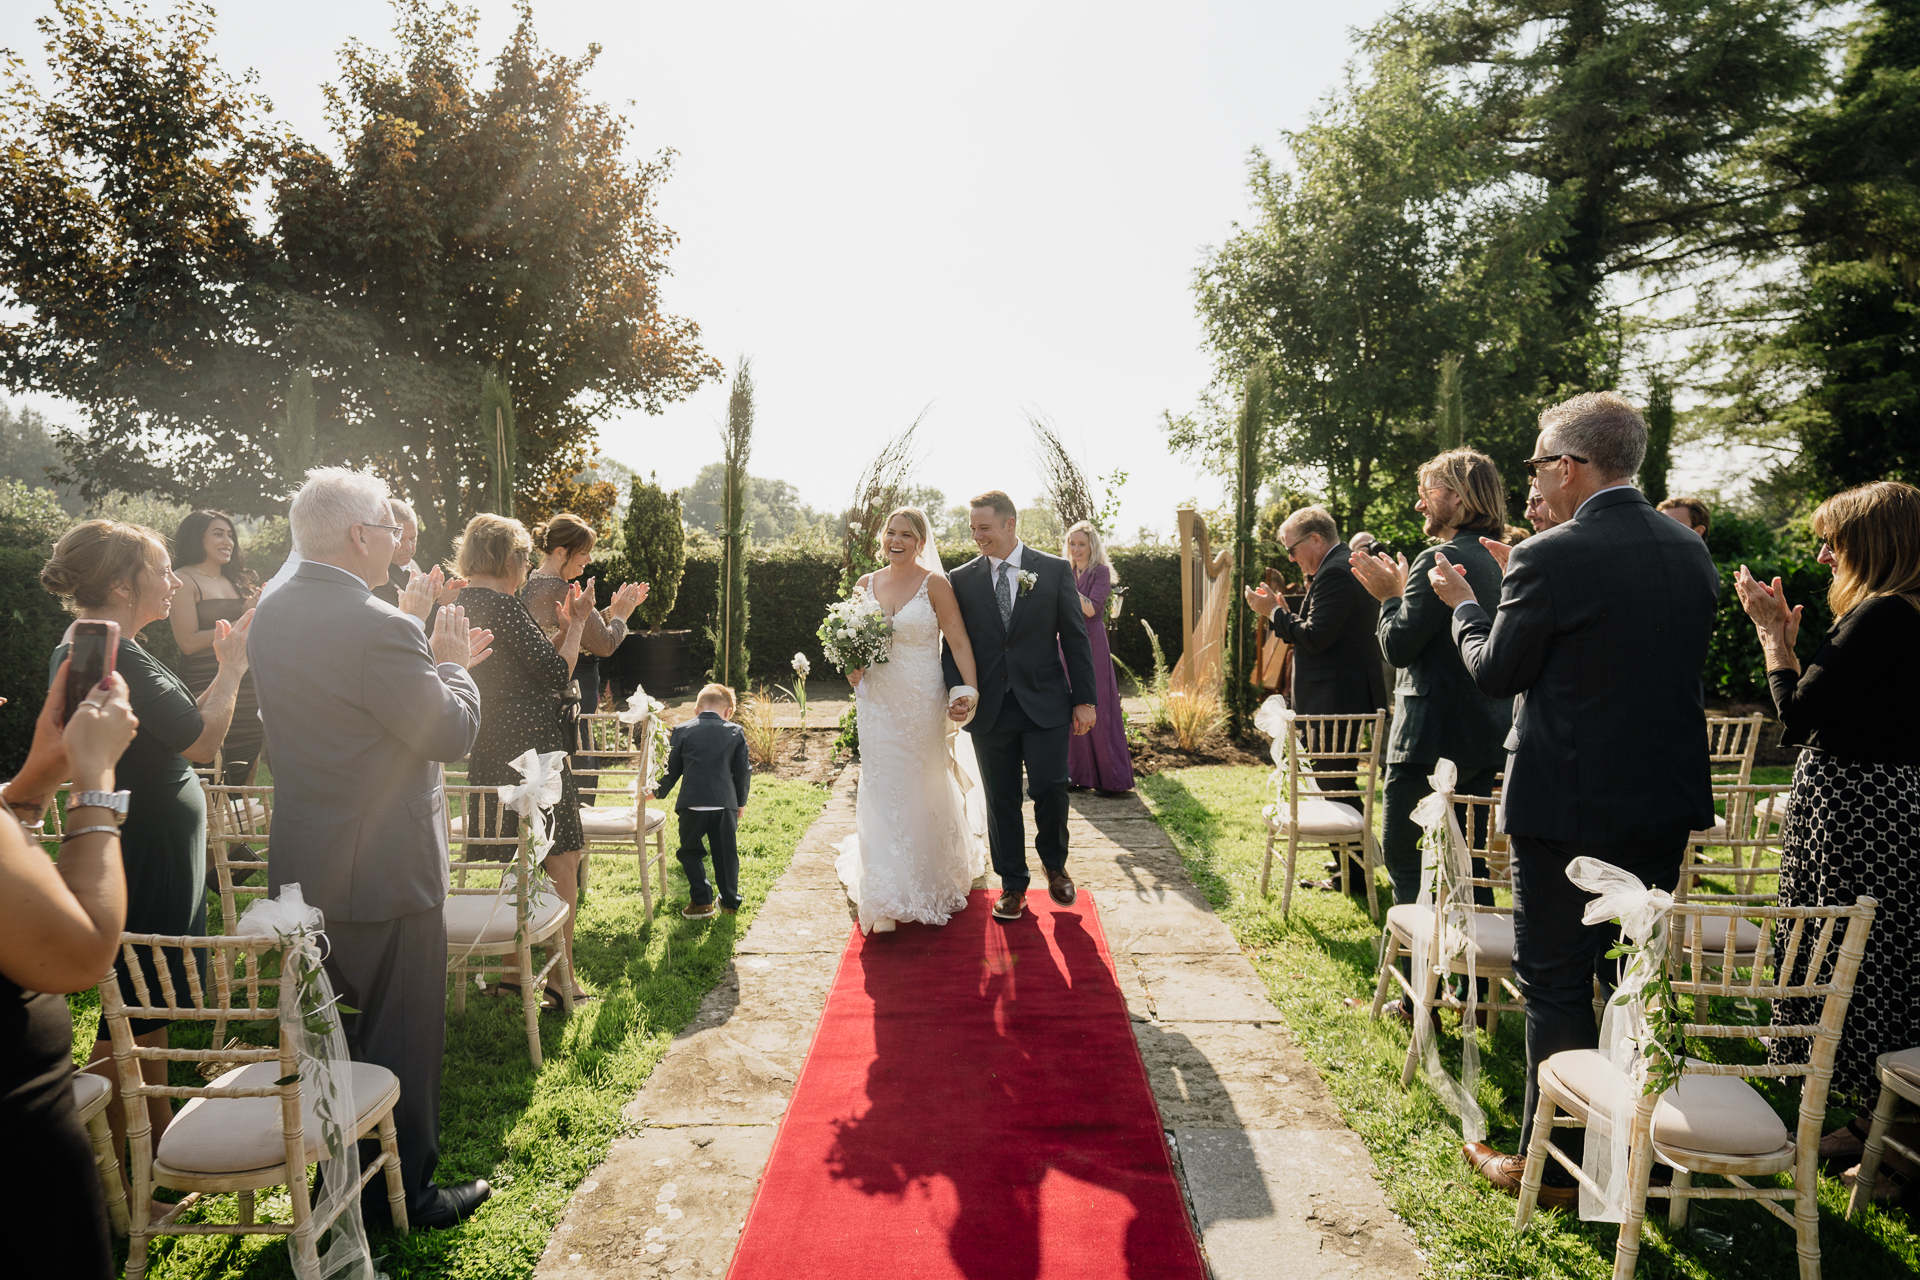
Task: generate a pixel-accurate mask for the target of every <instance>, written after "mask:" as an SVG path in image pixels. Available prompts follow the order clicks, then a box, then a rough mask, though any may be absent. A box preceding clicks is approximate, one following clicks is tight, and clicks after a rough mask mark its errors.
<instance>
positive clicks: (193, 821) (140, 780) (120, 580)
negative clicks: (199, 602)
mask: <svg viewBox="0 0 1920 1280" xmlns="http://www.w3.org/2000/svg"><path fill="white" fill-rule="evenodd" d="M40 585H41V586H43V587H45V588H46V589H47V590H48V591H50V592H52V593H53V594H54V595H56V596H59V597H60V598H61V600H62V602H63V603H64V604H65V605H66V606H67V609H68V610H69V611H70V612H72V613H74V614H76V615H78V616H79V617H81V618H85V619H93V620H97V621H102V622H117V623H119V624H120V648H119V652H118V655H117V657H116V659H115V663H116V669H117V670H118V671H119V672H120V674H121V676H122V677H123V678H125V680H126V682H127V696H128V700H129V701H130V702H131V703H132V705H133V713H134V715H136V716H138V717H139V719H140V728H139V731H138V732H137V733H136V734H135V735H134V739H133V743H132V745H130V746H129V747H128V748H127V750H126V754H125V755H123V756H121V758H120V763H119V766H118V768H117V769H116V771H115V776H116V780H117V781H118V783H119V786H120V789H121V790H123V791H129V792H131V793H132V795H131V796H130V797H129V798H128V802H127V820H126V825H125V826H124V827H122V829H121V833H120V856H121V861H122V863H123V864H124V866H125V868H126V876H127V923H126V929H127V932H129V933H158V934H170V935H174V936H196V937H197V936H201V935H204V934H205V933H206V931H207V899H206V889H205V876H206V865H207V806H206V800H205V798H204V797H203V796H202V794H201V791H200V780H199V779H198V778H196V777H195V776H194V773H193V766H194V764H196V763H198V764H211V763H212V762H213V757H214V753H215V752H216V751H218V750H219V749H220V744H221V743H222V742H223V741H225V739H226V736H227V727H228V724H229V722H230V721H231V720H232V719H233V703H234V695H235V694H236V693H237V692H238V690H239V687H240V677H241V676H243V675H245V674H246V671H247V628H248V626H249V625H250V624H251V623H252V621H253V614H252V611H251V610H249V611H248V612H247V613H245V614H243V615H242V616H241V617H240V619H239V621H238V622H237V623H234V624H232V625H229V624H228V623H226V622H224V621H222V622H219V623H217V624H216V627H215V630H216V632H217V635H216V636H215V639H214V642H213V651H214V654H215V656H216V657H217V658H218V659H219V663H220V669H219V672H218V674H216V675H215V676H214V678H213V682H212V683H211V684H209V685H208V686H207V689H206V692H205V693H202V694H201V695H200V697H199V698H198V699H197V700H196V699H195V698H194V696H193V695H192V694H191V693H189V692H188V691H187V686H186V685H185V684H183V683H182V682H181V680H180V677H178V676H176V675H174V674H173V672H171V671H169V670H167V668H166V667H165V666H164V665H162V664H161V662H160V660H159V659H157V658H155V657H154V656H153V655H152V654H150V653H148V652H147V651H146V649H144V648H143V647H141V645H140V644H139V643H138V642H137V641H136V639H135V637H136V636H138V635H139V634H140V629H141V628H142V627H145V626H148V625H150V624H152V623H155V622H158V621H160V620H161V619H162V618H165V617H166V616H167V614H168V612H169V611H170V609H171V608H172V604H173V595H174V592H175V591H177V590H178V589H179V587H180V580H179V579H178V578H176V577H175V576H174V574H173V567H172V564H171V563H170V560H169V558H168V555H167V543H166V540H165V539H163V538H162V537H161V536H160V535H159V534H157V533H154V532H153V531H152V530H151V529H143V528H141V527H140V526H139V525H133V524H123V523H121V522H120V521H117V520H88V521H87V522H85V523H84V524H79V525H76V526H74V527H73V528H72V529H69V530H68V531H67V533H66V534H65V536H63V537H62V538H61V539H60V541H59V543H58V544H56V545H55V546H54V549H53V558H52V559H50V560H48V561H47V565H46V568H45V569H43V570H41V573H40ZM69 647H70V646H69V643H68V641H67V640H63V641H62V642H61V644H60V647H59V648H57V649H55V650H54V652H53V661H52V664H51V667H50V672H58V671H59V670H60V664H61V663H62V662H64V661H65V660H66V657H67V650H68V648H69ZM169 968H170V970H171V972H172V976H173V982H174V989H175V990H176V991H178V992H184V991H186V989H187V986H186V970H185V965H184V961H183V960H182V959H181V957H180V955H179V953H178V952H176V953H174V954H173V955H172V957H171V959H170V962H169ZM114 970H115V972H116V973H118V974H119V975H120V986H121V990H122V991H123V992H124V993H125V995H126V998H127V1000H128V1001H129V1002H132V1001H134V1000H135V999H136V992H135V990H134V987H133V983H132V981H131V979H130V978H129V977H128V975H127V973H126V961H125V959H124V956H123V957H122V958H121V959H120V960H117V961H116V962H115V965H114ZM146 979H147V982H148V983H149V984H153V986H154V987H157V984H158V974H157V973H151V972H150V973H148V974H147V975H146ZM150 989H152V988H150ZM133 1032H134V1037H135V1039H136V1040H138V1042H139V1043H141V1044H143V1045H147V1046H150V1047H156V1048H164V1047H166V1045H167V1023H166V1022H164V1021H159V1020H152V1021H149V1020H146V1019H139V1018H136V1019H134V1020H133ZM112 1056H113V1046H112V1044H111V1043H110V1042H109V1041H108V1039H107V1028H106V1024H105V1022H104V1021H103V1022H102V1024H101V1027H100V1032H99V1039H98V1041H97V1042H96V1043H95V1045H94V1047H93V1058H92V1060H91V1062H90V1063H89V1064H88V1069H89V1070H92V1071H94V1072H95V1074H97V1075H99V1076H101V1077H102V1078H104V1079H105V1080H106V1081H107V1082H108V1083H109V1084H114V1083H115V1081H116V1079H117V1073H116V1072H115V1071H114V1069H113V1062H112ZM144 1065H145V1067H146V1069H147V1073H148V1074H147V1079H148V1080H149V1081H150V1082H152V1083H154V1084H165V1083H166V1073H165V1068H166V1064H165V1063H163V1062H148V1063H146V1064H144ZM118 1092H119V1090H118V1088H117V1087H116V1088H115V1098H114V1101H113V1102H112V1104H111V1105H110V1106H109V1107H108V1109H107V1114H108V1118H109V1120H110V1121H111V1122H112V1124H113V1132H114V1142H115V1144H116V1146H115V1149H116V1150H119V1149H120V1144H122V1143H124V1142H125V1140H126V1117H125V1115H124V1113H123V1112H122V1110H121V1106H120V1102H119V1098H118ZM148 1102H149V1117H150V1120H151V1123H152V1125H153V1140H154V1142H156V1143H158V1142H159V1141H160V1135H161V1134H163V1133H164V1132H166V1128H167V1123H168V1122H169V1121H170V1120H171V1119H172V1118H173V1108H172V1106H171V1105H170V1104H169V1102H168V1101H167V1099H165V1098H152V1099H149V1100H148Z"/></svg>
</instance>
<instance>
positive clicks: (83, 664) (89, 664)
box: [60, 618, 120, 726]
mask: <svg viewBox="0 0 1920 1280" xmlns="http://www.w3.org/2000/svg"><path fill="white" fill-rule="evenodd" d="M119 656H120V624H119V623H117V622H100V621H96V620H95V619H92V618H82V619H80V621H78V622H76V623H74V624H73V643H72V644H71V645H70V646H69V648H68V650H67V688H66V698H65V704H64V705H63V706H62V707H61V709H60V723H61V724H62V725H63V726H64V725H65V724H66V723H67V721H68V720H70V719H72V718H73V710H74V708H75V707H77V706H79V705H80V704H81V703H82V702H85V701H86V700H87V695H88V694H89V693H92V692H93V690H94V689H95V688H97V687H98V686H100V685H102V684H104V683H106V682H107V680H108V678H109V677H111V676H112V675H113V667H114V663H115V662H116V661H117V660H118V658H119Z"/></svg>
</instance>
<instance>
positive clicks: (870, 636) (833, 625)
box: [819, 591, 893, 671]
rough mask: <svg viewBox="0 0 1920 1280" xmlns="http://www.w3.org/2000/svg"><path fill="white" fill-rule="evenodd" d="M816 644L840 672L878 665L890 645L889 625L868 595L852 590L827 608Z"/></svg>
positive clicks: (882, 660)
mask: <svg viewBox="0 0 1920 1280" xmlns="http://www.w3.org/2000/svg"><path fill="white" fill-rule="evenodd" d="M819 635H820V645H821V647H822V648H823V649H825V650H826V654H827V661H828V662H831V663H832V664H833V665H834V666H836V667H838V668H840V670H842V671H852V670H854V669H855V668H857V667H872V666H878V665H879V664H880V663H882V662H885V661H886V660H887V649H888V647H889V646H890V645H891V644H892V643H893V624H892V623H891V622H888V621H887V615H886V614H885V613H884V612H883V611H882V610H881V608H880V602H879V601H878V600H875V599H874V598H873V596H872V594H871V593H869V592H866V591H856V592H854V593H853V594H852V595H850V596H848V597H847V598H846V599H845V600H842V601H840V602H838V603H837V604H833V605H829V606H828V608H827V619H826V621H825V622H822V623H821V624H820V632H819Z"/></svg>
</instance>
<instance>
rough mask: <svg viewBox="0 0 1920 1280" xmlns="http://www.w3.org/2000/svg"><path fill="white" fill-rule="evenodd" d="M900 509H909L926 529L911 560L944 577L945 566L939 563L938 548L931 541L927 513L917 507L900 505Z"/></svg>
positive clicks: (896, 513) (931, 529)
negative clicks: (918, 552) (924, 535)
mask: <svg viewBox="0 0 1920 1280" xmlns="http://www.w3.org/2000/svg"><path fill="white" fill-rule="evenodd" d="M900 511H911V512H913V514H915V515H917V516H919V517H920V527H921V528H922V529H925V530H926V531H927V536H926V537H924V538H922V539H921V540H920V554H919V555H917V556H915V557H914V561H913V562H914V563H915V564H917V565H919V566H920V567H921V568H922V569H925V570H926V571H927V572H928V573H934V574H938V575H939V576H940V577H942V578H944V577H946V576H947V570H946V567H945V566H944V565H942V564H941V563H940V548H939V547H937V546H935V545H934V541H933V521H931V520H929V519H928V518H927V513H926V512H925V511H923V510H921V509H920V508H919V507H901V508H900ZM894 514H895V515H898V514H899V511H896V512H895V513H894Z"/></svg>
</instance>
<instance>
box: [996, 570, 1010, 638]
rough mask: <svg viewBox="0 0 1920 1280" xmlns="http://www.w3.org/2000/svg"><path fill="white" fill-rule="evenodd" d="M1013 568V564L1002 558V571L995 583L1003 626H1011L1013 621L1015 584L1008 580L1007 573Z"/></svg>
mask: <svg viewBox="0 0 1920 1280" xmlns="http://www.w3.org/2000/svg"><path fill="white" fill-rule="evenodd" d="M1012 568H1013V566H1012V565H1010V564H1008V563H1007V562H1006V561H1005V560H1002V561H1001V562H1000V573H999V575H998V577H997V578H996V579H995V584H994V594H996V595H998V596H999V597H1000V625H1001V626H1002V627H1006V626H1011V625H1012V623H1013V586H1012V584H1011V583H1009V582H1008V581H1007V573H1008V572H1009V571H1010V570H1011V569H1012Z"/></svg>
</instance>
